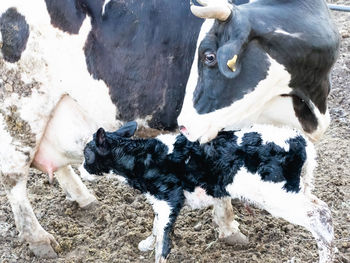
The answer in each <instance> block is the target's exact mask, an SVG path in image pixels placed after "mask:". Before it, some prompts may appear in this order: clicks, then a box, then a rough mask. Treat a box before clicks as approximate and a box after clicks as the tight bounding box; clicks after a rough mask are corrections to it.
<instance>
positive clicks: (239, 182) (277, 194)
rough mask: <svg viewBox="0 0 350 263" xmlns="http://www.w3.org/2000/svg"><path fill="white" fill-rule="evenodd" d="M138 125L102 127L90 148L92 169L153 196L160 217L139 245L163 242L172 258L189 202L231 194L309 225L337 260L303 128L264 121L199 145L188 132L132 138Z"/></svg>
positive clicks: (159, 253) (163, 253)
mask: <svg viewBox="0 0 350 263" xmlns="http://www.w3.org/2000/svg"><path fill="white" fill-rule="evenodd" d="M135 130H136V123H135V122H130V123H127V124H126V125H125V126H124V127H122V128H121V129H119V130H117V131H116V132H113V133H112V132H105V131H104V130H103V129H102V128H100V129H99V130H98V131H97V132H96V134H94V139H93V140H92V141H91V142H89V143H88V144H87V145H86V147H85V150H84V155H85V164H84V166H85V168H86V170H87V171H88V172H89V173H92V174H97V175H102V173H109V172H112V173H115V174H117V175H120V176H122V177H123V178H125V181H126V182H127V183H128V184H129V185H130V186H131V187H134V188H136V189H138V190H140V191H141V192H142V193H144V194H145V195H146V197H147V199H148V200H149V201H150V203H151V204H152V206H153V210H154V213H155V218H154V225H153V232H152V234H151V235H150V236H149V237H148V238H147V239H146V240H143V241H142V242H140V244H139V249H140V250H143V251H145V250H151V249H153V247H154V243H155V261H156V262H165V261H166V258H167V257H168V255H169V252H170V248H171V244H170V242H171V241H170V237H169V234H170V232H171V229H172V227H173V225H174V223H175V220H176V217H177V216H178V214H179V212H180V210H181V208H182V207H183V205H184V203H187V204H188V205H190V206H191V207H193V208H200V207H205V206H209V205H213V204H214V203H215V202H217V200H219V199H220V198H227V197H229V198H240V199H243V200H245V201H247V202H250V203H253V204H254V205H256V206H258V207H260V208H262V209H265V210H267V211H268V212H269V213H271V214H272V215H273V216H276V217H281V218H284V219H285V220H287V221H289V222H291V223H293V224H298V225H301V226H304V227H305V228H306V229H308V230H309V231H310V232H311V233H312V235H313V236H314V237H315V239H316V242H317V245H318V250H319V262H331V261H332V258H333V244H332V241H333V225H332V218H331V213H330V210H329V209H328V207H327V205H326V204H325V203H324V202H322V201H321V200H319V199H318V198H317V197H315V196H314V195H312V194H311V190H312V173H313V169H314V167H315V164H316V163H315V150H314V147H313V145H312V144H311V143H310V142H309V141H307V139H306V138H305V137H303V136H302V135H300V134H299V133H298V132H296V131H294V130H290V129H281V128H275V127H272V126H260V125H257V126H253V127H252V128H250V129H245V130H240V131H227V132H221V133H219V135H218V136H217V137H216V138H215V139H214V140H212V141H211V142H209V143H206V144H199V143H198V142H190V141H188V140H187V139H186V138H185V137H184V136H183V135H178V136H173V135H162V136H159V137H157V138H155V139H135V140H133V139H130V138H129V137H131V136H132V135H133V134H134V132H135ZM217 223H218V224H220V222H217Z"/></svg>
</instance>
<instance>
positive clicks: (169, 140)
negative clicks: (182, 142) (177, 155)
mask: <svg viewBox="0 0 350 263" xmlns="http://www.w3.org/2000/svg"><path fill="white" fill-rule="evenodd" d="M177 135H178V134H161V135H158V136H157V137H156V139H158V140H160V141H161V142H162V143H164V144H165V145H166V146H168V154H170V153H172V152H173V150H174V143H175V141H176V137H177Z"/></svg>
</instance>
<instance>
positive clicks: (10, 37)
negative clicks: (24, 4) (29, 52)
mask: <svg viewBox="0 0 350 263" xmlns="http://www.w3.org/2000/svg"><path fill="white" fill-rule="evenodd" d="M0 32H1V35H2V41H3V46H2V48H1V51H2V54H3V56H4V59H5V60H6V61H8V62H11V63H14V62H17V61H18V60H19V59H20V58H21V55H22V52H23V51H24V50H25V48H26V45H27V41H28V37H29V25H28V24H27V22H26V19H25V17H24V16H23V15H21V14H20V13H18V12H17V10H16V8H9V9H7V11H6V12H5V13H3V14H2V16H1V17H0Z"/></svg>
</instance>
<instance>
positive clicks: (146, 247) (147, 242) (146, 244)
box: [138, 215, 158, 251]
mask: <svg viewBox="0 0 350 263" xmlns="http://www.w3.org/2000/svg"><path fill="white" fill-rule="evenodd" d="M157 218H158V216H157V215H155V216H154V220H153V230H152V233H151V234H150V235H149V236H148V237H147V238H146V239H144V240H142V241H141V242H140V243H139V245H138V248H139V250H140V251H150V250H153V249H154V246H155V241H156V235H157V225H158V222H157Z"/></svg>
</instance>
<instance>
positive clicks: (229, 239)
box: [220, 231, 249, 246]
mask: <svg viewBox="0 0 350 263" xmlns="http://www.w3.org/2000/svg"><path fill="white" fill-rule="evenodd" d="M220 240H221V241H223V242H225V243H226V244H228V245H231V246H234V245H240V246H247V245H248V243H249V239H248V237H247V236H245V235H244V234H242V233H241V232H240V231H237V232H235V233H232V234H231V235H228V236H225V237H220Z"/></svg>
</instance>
